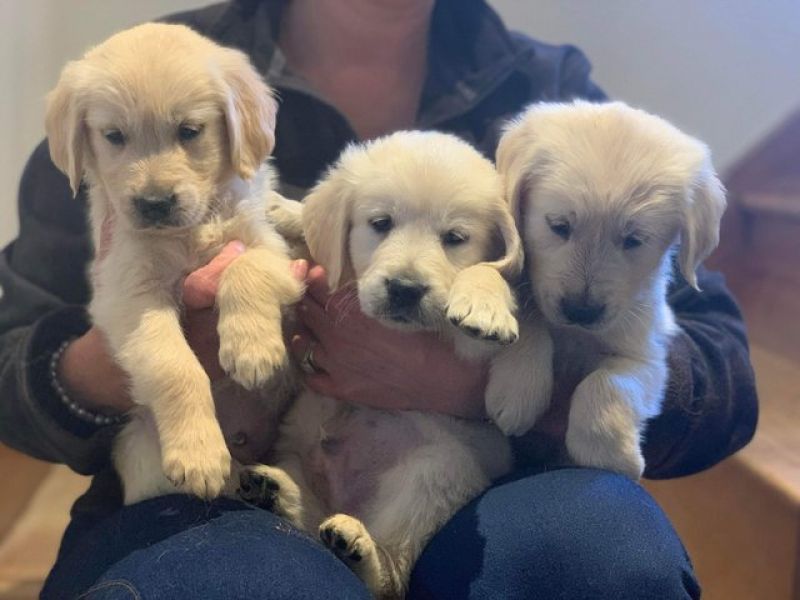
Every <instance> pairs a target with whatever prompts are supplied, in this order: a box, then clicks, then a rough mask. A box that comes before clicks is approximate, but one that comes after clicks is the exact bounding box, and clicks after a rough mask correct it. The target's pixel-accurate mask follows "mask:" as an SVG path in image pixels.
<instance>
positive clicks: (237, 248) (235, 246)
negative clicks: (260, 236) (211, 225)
mask: <svg viewBox="0 0 800 600" xmlns="http://www.w3.org/2000/svg"><path fill="white" fill-rule="evenodd" d="M228 248H230V249H231V251H233V252H235V253H236V254H241V253H242V252H244V251H245V250H247V248H246V247H245V245H244V243H242V242H240V241H239V240H234V241H232V242H231V243H230V244H228Z"/></svg>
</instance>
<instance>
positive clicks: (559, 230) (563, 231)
mask: <svg viewBox="0 0 800 600" xmlns="http://www.w3.org/2000/svg"><path fill="white" fill-rule="evenodd" d="M547 225H548V226H549V227H550V231H552V232H553V233H555V234H556V235H557V236H558V237H560V238H561V239H562V240H568V239H569V236H570V234H571V233H572V226H571V225H570V224H569V221H563V220H561V219H547Z"/></svg>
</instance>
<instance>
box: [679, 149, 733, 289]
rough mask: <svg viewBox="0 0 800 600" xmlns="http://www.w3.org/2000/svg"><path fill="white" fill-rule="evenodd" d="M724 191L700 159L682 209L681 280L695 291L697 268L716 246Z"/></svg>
mask: <svg viewBox="0 0 800 600" xmlns="http://www.w3.org/2000/svg"><path fill="white" fill-rule="evenodd" d="M725 205H726V201H725V188H724V187H723V185H722V183H721V182H720V180H719V178H718V177H717V174H716V173H715V172H714V168H713V167H712V166H711V161H710V159H709V157H708V156H706V157H705V159H704V160H703V164H702V167H701V169H700V172H699V175H698V177H697V178H696V179H695V181H694V183H693V184H692V186H691V188H690V189H689V190H688V194H687V197H686V200H685V203H684V207H683V215H682V222H681V247H680V254H679V264H680V269H681V273H682V274H683V277H684V279H686V281H687V282H689V285H691V286H692V287H693V288H695V289H696V290H699V289H700V288H699V287H697V275H696V273H695V272H696V270H697V267H698V266H700V263H702V262H703V261H704V260H705V259H706V258H707V257H708V255H709V254H711V252H713V250H714V248H716V247H717V244H718V243H719V227H720V221H721V220H722V214H723V213H724V212H725Z"/></svg>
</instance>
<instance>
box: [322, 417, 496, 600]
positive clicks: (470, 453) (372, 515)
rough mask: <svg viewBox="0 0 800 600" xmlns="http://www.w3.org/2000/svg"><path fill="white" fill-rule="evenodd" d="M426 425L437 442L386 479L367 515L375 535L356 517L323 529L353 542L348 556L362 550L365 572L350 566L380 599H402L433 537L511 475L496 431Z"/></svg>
mask: <svg viewBox="0 0 800 600" xmlns="http://www.w3.org/2000/svg"><path fill="white" fill-rule="evenodd" d="M427 419H428V418H427V417H425V420H427ZM426 425H427V427H426V429H427V433H426V435H429V436H430V438H429V439H430V443H428V444H425V445H423V446H421V447H420V448H419V449H418V450H417V451H415V452H414V454H412V455H411V456H409V457H408V459H406V460H404V461H403V462H402V463H401V464H399V465H396V466H395V467H393V468H392V469H390V470H389V471H387V472H385V473H382V474H381V475H380V482H379V492H378V494H377V495H376V496H375V499H374V500H372V501H370V507H369V509H368V510H366V511H365V514H364V515H363V522H364V523H365V524H366V530H368V531H369V534H367V533H366V531H365V530H364V526H363V525H361V524H360V523H353V521H354V520H355V519H353V518H352V517H347V519H349V521H345V522H342V519H341V517H340V518H338V519H337V520H336V521H331V520H329V521H328V522H326V523H323V527H325V525H326V524H327V525H328V526H329V528H334V527H333V526H334V525H335V526H336V527H335V528H334V529H335V530H336V531H337V532H339V533H340V535H339V536H338V538H341V537H344V538H345V544H344V548H343V550H342V553H343V554H345V555H348V554H349V553H352V551H353V550H354V549H355V550H357V551H358V555H360V556H361V560H357V561H356V562H357V563H358V565H357V566H353V558H352V557H351V558H350V559H349V560H345V562H346V563H347V564H348V565H350V566H351V568H352V569H353V570H354V571H355V572H356V573H357V574H358V575H359V576H360V577H362V579H363V580H364V581H365V582H366V583H367V585H368V586H369V588H370V590H371V591H372V592H373V593H374V594H375V595H376V596H378V597H386V598H402V597H403V596H404V594H405V591H406V589H407V587H408V580H409V578H410V576H411V570H412V569H413V568H414V564H415V563H416V560H417V558H418V557H419V554H420V552H422V549H423V548H424V547H425V544H427V543H428V540H430V538H431V536H432V535H433V534H434V533H435V532H436V531H438V530H439V528H440V527H441V526H442V525H444V523H445V522H446V521H447V520H448V519H450V517H452V516H453V514H455V513H456V511H458V509H460V508H461V507H462V506H464V505H465V504H466V503H467V502H469V501H470V500H472V499H473V498H474V497H476V496H477V495H478V494H480V493H481V492H482V491H483V490H485V489H486V488H487V487H488V486H489V484H490V482H491V481H492V480H493V479H494V478H496V477H501V476H502V475H504V474H506V473H508V472H509V471H510V469H511V464H512V458H511V449H510V445H509V444H508V440H507V439H506V438H505V437H504V436H503V435H502V434H501V433H500V432H499V431H498V430H497V429H495V428H494V427H489V426H486V425H472V424H469V425H467V424H463V423H459V422H453V421H451V420H449V419H442V420H440V421H439V423H438V424H434V423H430V422H429V423H427V424H426ZM431 425H433V427H431ZM334 519H336V517H334ZM338 538H334V543H335V544H339V545H340V546H341V542H338Z"/></svg>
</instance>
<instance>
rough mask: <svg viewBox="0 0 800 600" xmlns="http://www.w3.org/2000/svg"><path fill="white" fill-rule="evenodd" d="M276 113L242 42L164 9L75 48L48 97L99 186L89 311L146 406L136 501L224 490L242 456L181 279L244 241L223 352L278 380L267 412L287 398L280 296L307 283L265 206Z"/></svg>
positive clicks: (121, 453)
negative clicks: (75, 56)
mask: <svg viewBox="0 0 800 600" xmlns="http://www.w3.org/2000/svg"><path fill="white" fill-rule="evenodd" d="M275 112H276V104H275V102H274V100H273V97H272V94H271V91H270V89H269V88H268V87H267V86H266V84H265V83H264V82H263V81H262V79H261V78H260V76H259V75H258V73H257V72H256V71H255V69H253V67H252V66H251V65H250V63H249V61H248V59H247V58H246V56H245V55H244V54H242V53H240V52H238V51H235V50H230V49H226V48H222V47H220V46H218V45H216V44H214V43H213V42H211V41H210V40H208V39H206V38H203V37H202V36H200V35H198V34H197V33H194V32H193V31H192V30H190V29H189V28H187V27H183V26H179V25H164V24H147V25H142V26H139V27H135V28H133V29H130V30H127V31H124V32H122V33H119V34H117V35H114V36H113V37H111V38H110V39H108V40H107V41H106V42H104V43H103V44H101V45H100V46H97V47H96V48H94V49H92V50H90V51H89V52H88V53H87V54H86V55H85V56H84V57H83V58H82V59H81V60H78V61H75V62H71V63H69V64H68V65H67V66H66V67H65V69H64V71H63V73H62V75H61V79H60V81H59V83H58V85H57V87H56V88H55V89H54V90H53V91H52V92H51V94H50V96H49V98H48V109H47V120H46V126H47V134H48V138H49V143H50V152H51V155H52V158H53V161H54V162H55V164H56V165H57V166H58V167H59V168H60V169H61V170H62V171H63V172H64V173H65V174H66V175H67V176H68V177H69V180H70V184H71V186H72V189H73V191H75V192H77V190H78V186H79V185H80V183H81V181H82V180H84V181H85V182H86V183H87V184H88V187H89V205H90V219H91V228H92V235H93V241H94V245H95V249H96V250H97V251H98V256H97V257H96V259H95V261H94V264H93V266H92V283H93V288H94V295H93V298H92V301H91V305H90V308H89V310H90V313H91V317H92V320H93V322H94V324H95V325H96V326H97V327H99V328H100V329H101V330H102V331H103V332H104V333H105V335H106V337H107V338H108V343H109V346H110V348H111V351H112V352H113V355H114V357H115V358H116V360H117V361H118V362H119V364H120V365H121V366H122V368H123V369H124V370H125V371H126V372H127V373H128V374H129V375H130V385H131V395H132V398H133V400H134V402H135V403H136V404H138V405H140V406H141V407H142V408H141V409H137V410H136V411H134V415H132V418H131V420H130V422H129V423H128V424H127V425H126V426H125V428H124V430H123V431H122V433H121V435H120V437H119V438H118V441H117V445H116V448H115V463H116V466H117V469H118V470H119V473H120V475H121V478H122V481H123V484H124V489H125V501H126V502H127V503H131V502H135V501H137V500H141V499H143V498H147V497H150V496H154V495H158V494H162V493H171V492H172V493H174V492H175V491H176V486H177V489H178V490H181V491H185V492H189V493H193V494H197V495H199V496H202V497H206V498H211V497H214V496H216V495H217V494H219V493H220V491H221V490H222V489H223V486H224V484H225V483H226V479H227V477H228V474H229V470H230V465H231V457H230V454H229V452H228V448H227V447H226V443H225V439H224V437H223V432H222V430H221V428H220V425H219V423H218V422H217V419H216V418H215V409H214V401H213V399H212V390H211V385H210V382H209V379H208V377H207V375H206V373H205V371H204V370H203V368H202V366H201V365H200V363H199V362H198V360H197V358H196V356H195V355H194V353H193V352H192V350H191V348H190V347H189V346H188V344H187V342H186V340H185V339H184V335H183V331H182V329H181V323H180V287H181V281H182V279H183V277H185V276H186V274H187V273H188V272H190V271H192V270H194V269H195V268H197V267H198V266H200V265H202V264H204V263H205V262H207V261H208V260H209V259H210V258H212V257H213V256H214V255H215V254H216V253H217V252H218V251H219V250H220V249H221V248H222V246H223V245H224V244H225V243H226V242H228V241H230V240H233V239H239V240H241V241H243V242H244V244H245V245H246V247H247V250H246V251H245V252H244V253H243V254H242V255H241V256H240V257H239V258H237V259H236V260H235V261H234V262H233V263H232V264H231V265H230V267H229V268H228V269H227V270H226V271H225V273H224V275H223V277H222V279H221V281H220V285H219V292H218V297H217V304H218V309H219V326H218V332H219V338H220V353H219V359H220V364H221V365H222V367H223V368H224V369H225V371H226V372H227V373H229V374H230V376H231V378H232V379H233V380H234V381H235V382H237V383H238V384H239V386H241V387H240V388H239V389H233V391H232V392H231V393H233V394H234V395H237V396H241V395H242V394H244V393H245V390H254V389H256V388H261V387H262V386H264V384H267V383H269V387H267V388H265V389H262V390H260V391H258V392H253V394H257V395H260V396H262V397H263V398H262V400H263V407H264V408H263V410H264V411H265V412H266V413H267V416H268V417H269V416H270V415H271V416H273V417H274V420H277V417H278V414H279V413H280V412H281V409H282V407H283V406H284V405H285V400H286V399H287V398H288V393H287V390H288V389H289V388H290V387H291V385H290V380H289V379H288V378H287V377H285V376H283V375H282V374H283V373H284V371H285V366H286V351H285V346H284V342H283V336H282V333H281V308H282V307H283V306H285V305H287V304H290V303H292V302H294V301H296V300H297V298H298V297H299V296H300V294H301V291H302V290H301V286H300V285H299V284H298V283H297V282H295V281H294V279H293V278H292V277H291V276H290V274H289V268H288V266H289V264H288V263H289V260H288V255H287V249H286V246H285V244H284V242H283V240H282V239H281V238H280V236H278V235H277V234H276V233H275V232H274V231H273V230H272V228H270V227H269V226H268V225H267V223H266V220H265V217H264V206H265V203H266V201H267V196H268V195H269V194H270V193H271V186H272V176H271V173H270V170H269V168H268V167H266V166H262V163H263V161H264V160H265V159H266V158H267V156H268V155H269V153H270V151H271V150H272V147H273V143H274V137H273V131H274V125H275ZM110 230H113V236H111V237H110V239H108V236H107V235H104V234H107V233H108V231H110ZM228 387H230V386H228ZM241 388H244V389H245V390H243V389H241ZM266 420H267V421H269V418H267V419H266Z"/></svg>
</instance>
